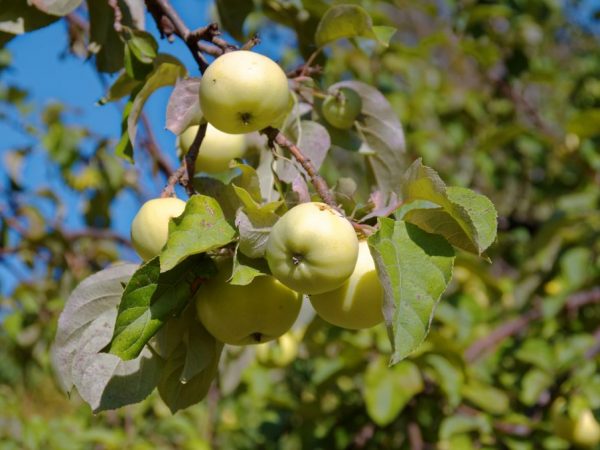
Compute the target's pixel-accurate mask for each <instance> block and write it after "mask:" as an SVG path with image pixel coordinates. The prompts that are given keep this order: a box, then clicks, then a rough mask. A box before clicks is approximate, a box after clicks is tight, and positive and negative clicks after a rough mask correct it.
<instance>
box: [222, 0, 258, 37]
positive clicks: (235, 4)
mask: <svg viewBox="0 0 600 450" xmlns="http://www.w3.org/2000/svg"><path fill="white" fill-rule="evenodd" d="M216 3H217V12H218V14H219V22H220V24H221V28H222V29H224V30H225V31H227V32H228V33H229V34H231V35H232V36H233V37H234V38H235V39H237V40H238V41H240V42H241V41H243V40H244V39H245V35H244V21H245V20H246V17H248V15H249V14H250V13H251V12H252V11H254V2H253V1H249V0H217V2H216Z"/></svg>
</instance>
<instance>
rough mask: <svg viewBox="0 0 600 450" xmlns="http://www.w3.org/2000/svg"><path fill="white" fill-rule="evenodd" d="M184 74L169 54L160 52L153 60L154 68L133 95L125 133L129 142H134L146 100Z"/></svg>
mask: <svg viewBox="0 0 600 450" xmlns="http://www.w3.org/2000/svg"><path fill="white" fill-rule="evenodd" d="M185 75H186V69H185V67H184V66H183V64H181V62H180V61H179V60H178V59H177V58H174V57H172V56H170V55H163V54H160V55H158V56H157V57H156V59H155V60H154V69H153V70H152V72H151V73H150V74H149V75H148V77H147V78H146V80H145V81H144V84H143V86H142V87H141V89H140V90H139V91H137V93H136V95H135V96H134V97H133V103H132V105H131V110H130V111H129V116H128V117H127V133H128V135H129V140H130V141H131V143H133V144H134V143H135V136H136V133H137V122H138V120H139V118H140V114H141V113H142V108H143V107H144V104H145V103H146V100H148V98H149V97H150V95H152V93H153V92H154V91H156V90H158V89H160V88H161V87H164V86H171V85H174V84H175V82H176V81H177V79H178V78H182V77H184V76H185Z"/></svg>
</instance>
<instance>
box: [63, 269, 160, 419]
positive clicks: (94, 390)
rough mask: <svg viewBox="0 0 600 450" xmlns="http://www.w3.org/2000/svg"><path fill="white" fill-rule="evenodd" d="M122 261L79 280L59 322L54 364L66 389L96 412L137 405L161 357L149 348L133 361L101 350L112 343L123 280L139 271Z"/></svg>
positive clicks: (149, 387)
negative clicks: (75, 390)
mask: <svg viewBox="0 0 600 450" xmlns="http://www.w3.org/2000/svg"><path fill="white" fill-rule="evenodd" d="M137 267H138V266H137V265H136V264H120V265H115V266H112V267H110V268H108V269H105V270H102V271H100V272H98V273H96V274H94V275H92V276H90V277H88V278H86V279H85V280H84V281H82V282H81V284H80V285H79V286H77V288H76V289H75V290H74V291H73V292H72V293H71V295H70V296H69V298H68V299H67V302H66V304H65V308H64V310H63V312H62V313H61V315H60V318H59V320H58V329H57V332H56V337H55V341H54V344H53V347H52V362H53V366H54V368H55V370H56V372H57V374H58V379H59V381H60V382H61V384H62V386H63V387H64V389H65V390H66V391H67V392H70V391H71V390H72V388H73V387H76V388H77V391H78V392H79V394H80V395H81V397H82V398H83V399H84V400H85V401H86V402H87V403H88V404H89V405H90V406H91V408H92V409H93V410H94V412H98V411H102V410H106V409H116V408H119V407H121V406H124V405H128V404H131V403H137V402H139V401H141V400H143V399H144V398H146V396H148V394H150V392H152V390H153V389H154V388H155V387H156V385H157V383H158V379H159V376H160V369H161V365H162V361H161V360H160V358H156V357H155V356H154V354H153V353H151V352H150V351H149V350H148V349H144V350H143V351H142V353H141V354H140V355H139V356H138V357H137V358H136V359H134V360H132V361H122V360H121V359H120V358H118V357H117V356H115V355H111V354H108V353H102V349H104V348H105V347H106V346H107V345H108V344H109V343H110V341H111V337H112V330H113V328H114V324H115V320H116V317H117V305H118V304H119V300H120V299H121V296H122V294H123V284H124V283H125V282H127V280H129V279H130V278H131V276H132V275H133V273H134V272H135V271H136V269H137Z"/></svg>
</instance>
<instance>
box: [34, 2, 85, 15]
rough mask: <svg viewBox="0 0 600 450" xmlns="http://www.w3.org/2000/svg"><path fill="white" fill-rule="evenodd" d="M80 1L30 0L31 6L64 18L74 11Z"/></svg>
mask: <svg viewBox="0 0 600 450" xmlns="http://www.w3.org/2000/svg"><path fill="white" fill-rule="evenodd" d="M81 1H82V0H31V3H32V4H33V6H35V7H36V8H38V9H39V10H40V11H43V12H45V13H47V14H52V15H54V16H66V15H67V14H69V13H70V12H72V11H74V10H75V9H76V8H77V7H78V6H79V5H80V4H81Z"/></svg>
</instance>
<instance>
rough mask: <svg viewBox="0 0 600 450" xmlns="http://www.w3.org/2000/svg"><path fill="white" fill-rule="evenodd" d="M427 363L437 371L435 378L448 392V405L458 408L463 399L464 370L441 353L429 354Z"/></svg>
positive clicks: (446, 392) (443, 389)
mask: <svg viewBox="0 0 600 450" xmlns="http://www.w3.org/2000/svg"><path fill="white" fill-rule="evenodd" d="M427 363H428V364H429V365H430V366H431V367H432V368H433V370H434V371H435V379H436V381H437V382H438V384H439V386H440V388H441V389H442V391H443V392H444V393H445V394H446V397H447V399H448V405H449V406H450V407H451V408H456V407H457V406H458V405H459V404H460V402H461V400H462V397H461V393H460V390H461V388H462V386H463V384H464V375H463V373H462V371H461V370H459V369H458V368H457V367H455V366H454V365H453V364H452V363H451V362H450V361H448V359H446V358H444V357H442V356H440V355H428V356H427Z"/></svg>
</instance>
